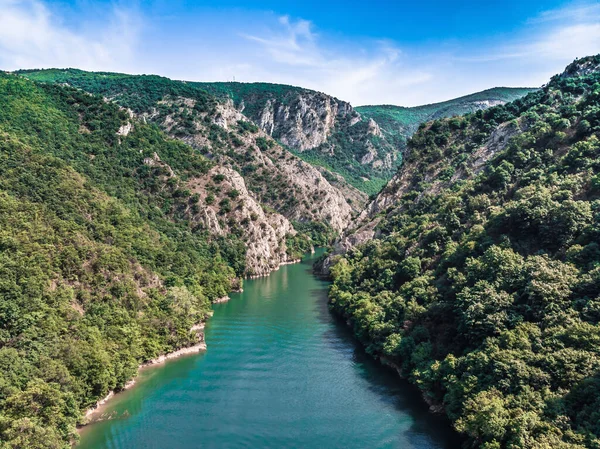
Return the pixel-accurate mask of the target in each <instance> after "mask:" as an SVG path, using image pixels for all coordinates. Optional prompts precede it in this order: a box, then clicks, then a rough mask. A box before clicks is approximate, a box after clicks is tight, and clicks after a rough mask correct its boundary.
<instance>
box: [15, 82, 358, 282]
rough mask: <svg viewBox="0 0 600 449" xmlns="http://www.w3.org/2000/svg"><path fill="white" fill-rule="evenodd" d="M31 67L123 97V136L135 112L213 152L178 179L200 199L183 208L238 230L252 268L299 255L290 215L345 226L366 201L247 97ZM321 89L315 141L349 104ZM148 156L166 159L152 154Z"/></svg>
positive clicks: (194, 218)
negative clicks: (249, 107) (301, 153)
mask: <svg viewBox="0 0 600 449" xmlns="http://www.w3.org/2000/svg"><path fill="white" fill-rule="evenodd" d="M26 76H28V77H32V78H36V77H37V78H38V79H43V80H44V81H52V82H55V83H61V84H69V85H72V86H75V87H78V88H80V89H83V90H85V91H87V92H91V93H97V94H101V95H103V96H104V97H105V99H106V101H109V102H115V103H117V104H119V105H120V106H121V107H122V108H124V110H125V111H127V112H128V113H129V122H127V123H125V124H123V125H121V126H120V128H119V131H118V133H117V134H118V136H126V135H127V134H129V133H130V132H131V130H132V129H134V128H135V126H136V125H135V123H136V120H141V121H142V122H145V123H153V124H155V125H157V126H158V127H159V128H160V129H161V130H163V131H165V132H166V133H167V134H169V135H170V136H171V137H172V138H174V139H177V140H180V141H182V142H184V143H186V144H188V145H190V146H191V147H193V148H194V149H195V150H196V151H197V152H198V153H200V154H202V155H203V156H206V157H207V158H208V159H209V160H211V162H212V163H213V164H214V165H215V166H214V168H213V169H212V170H211V172H210V173H211V174H210V175H207V174H205V173H200V172H198V174H197V176H196V175H194V174H192V175H189V176H187V177H186V179H182V180H181V181H177V188H178V189H182V190H183V191H186V192H187V191H191V192H193V193H194V198H195V201H192V202H190V203H189V204H188V205H187V206H186V208H185V211H184V212H185V214H186V216H187V217H188V219H189V220H190V222H191V224H192V225H193V226H195V229H197V230H198V231H202V230H206V231H209V232H211V233H213V234H214V235H217V236H227V235H230V234H232V233H233V234H235V235H236V236H237V237H239V238H240V239H241V240H242V241H243V242H244V244H245V246H246V274H247V275H251V276H254V275H263V274H266V273H268V272H269V271H270V270H272V269H275V268H276V267H277V266H279V264H280V263H283V262H287V261H288V260H289V259H290V257H292V252H291V251H290V248H288V245H286V241H287V237H288V236H291V237H294V235H295V234H296V232H295V230H294V227H293V225H292V222H293V221H298V222H301V223H303V224H307V225H310V224H311V223H323V224H325V225H327V227H329V228H330V229H333V230H335V231H337V232H341V231H342V230H343V229H345V228H346V227H347V226H348V224H349V223H350V221H351V219H352V217H353V216H354V215H355V214H357V213H358V212H359V211H360V210H361V209H362V208H363V207H364V204H365V202H366V195H365V194H364V193H361V192H359V191H358V190H357V189H355V188H353V187H352V186H350V185H349V184H348V183H347V182H346V181H345V180H344V179H343V178H341V177H339V176H336V175H334V174H333V173H331V172H329V171H328V170H327V169H325V168H322V167H319V168H317V167H316V166H313V165H311V164H309V163H307V162H305V161H303V160H302V159H300V158H299V157H297V156H296V155H294V154H292V153H291V152H290V151H288V150H287V149H286V148H284V147H283V146H282V145H281V144H279V143H278V142H277V141H275V140H274V139H273V138H272V137H271V136H270V135H269V134H267V133H266V132H265V131H263V130H262V129H261V128H260V127H259V126H257V125H256V124H255V123H253V122H252V121H251V120H250V119H248V118H247V117H246V116H245V115H244V114H243V112H242V111H243V110H244V108H243V107H235V106H234V104H233V101H232V100H230V99H227V98H223V97H220V98H219V99H217V98H215V97H214V96H212V95H210V94H208V93H207V92H206V91H205V90H203V89H200V88H199V87H198V86H195V85H194V83H185V82H180V81H172V80H169V79H167V78H162V77H158V76H130V75H121V74H111V73H102V74H96V73H89V72H83V71H79V70H49V71H40V72H31V71H30V72H27V73H26ZM323 99H324V103H323V104H322V107H323V108H325V109H324V110H323V111H324V112H323V113H324V114H325V116H326V117H325V118H324V120H325V121H324V122H323V123H325V125H323V126H321V124H320V123H317V122H314V123H313V125H314V127H313V128H311V133H313V134H314V136H312V137H311V136H306V138H305V142H310V141H311V139H313V140H312V142H313V143H317V142H318V139H319V136H320V135H321V134H322V133H324V134H327V133H328V132H330V127H331V126H335V123H336V121H337V120H339V117H342V116H345V115H346V114H345V113H344V112H343V110H348V108H350V107H349V105H348V104H347V103H346V104H341V103H340V104H337V103H335V102H329V103H327V101H325V96H323ZM279 109H281V108H279ZM279 109H278V110H279ZM350 109H351V108H350ZM302 111H304V112H302ZM278 113H279V112H278ZM280 113H281V114H284V115H286V114H288V115H290V114H292V115H295V116H297V117H298V120H300V122H302V120H305V122H303V123H305V124H306V123H308V122H309V121H310V117H313V118H314V117H315V114H317V112H315V111H314V110H312V109H311V107H310V106H309V104H308V103H303V104H301V105H295V106H293V107H292V106H290V108H288V109H286V108H283V109H281V111H280ZM321 113H322V111H320V112H318V114H321ZM299 126H301V127H302V126H305V125H304V124H303V125H299ZM290 136H291V135H290ZM119 138H121V137H119ZM291 138H292V137H290V139H291ZM307 144H308V143H307ZM148 163H149V164H163V162H162V161H157V160H152V158H149V159H148ZM162 168H163V169H164V170H163V172H164V173H163V174H162V175H161V176H163V178H164V179H162V182H164V183H167V182H171V183H175V181H174V180H173V179H167V178H169V176H171V175H172V173H171V175H169V172H170V171H171V170H170V168H169V167H168V166H165V167H162ZM211 176H213V177H215V179H219V180H220V181H218V182H214V180H213V179H212V178H211ZM165 177H166V178H165ZM184 183H186V184H185V185H184ZM207 201H208V203H207ZM180 212H181V211H180ZM294 242H295V243H297V242H298V238H296V237H295V238H294ZM303 247H304V246H303ZM296 249H298V248H296Z"/></svg>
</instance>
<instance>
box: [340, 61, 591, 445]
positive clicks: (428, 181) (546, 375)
mask: <svg viewBox="0 0 600 449" xmlns="http://www.w3.org/2000/svg"><path fill="white" fill-rule="evenodd" d="M599 65H600V55H599V56H594V57H588V58H583V59H580V60H576V61H575V62H574V63H573V64H571V65H570V66H568V67H567V69H566V70H565V72H564V73H563V74H561V75H557V76H555V77H554V78H552V80H551V81H550V82H549V83H548V84H547V85H546V86H544V88H542V89H541V90H538V91H535V92H532V93H529V94H528V95H527V96H525V97H523V98H521V99H518V100H516V101H513V102H510V103H507V104H506V105H502V106H496V107H492V108H489V109H487V110H485V111H477V112H476V113H473V114H468V115H466V116H462V117H453V118H444V119H438V120H434V121H431V122H428V123H426V124H425V125H422V126H421V127H420V128H419V130H418V131H417V133H416V134H415V135H414V136H413V137H412V139H411V140H410V141H409V143H408V148H407V152H406V155H405V158H404V164H403V165H402V167H400V169H399V170H398V173H397V174H396V175H395V176H394V178H393V179H392V180H391V181H390V182H389V183H388V185H387V186H386V187H385V188H384V189H383V190H382V191H381V192H380V193H379V195H377V197H376V198H374V200H373V201H372V202H371V203H370V204H369V205H368V207H367V208H366V210H365V211H364V212H363V213H362V214H361V216H360V217H359V219H358V220H357V222H356V223H355V225H354V226H353V227H352V228H351V229H349V230H348V231H347V232H346V233H345V235H344V236H343V237H342V239H341V240H340V241H339V242H338V248H337V249H338V252H339V254H338V255H336V256H330V258H329V262H333V265H332V266H331V276H332V278H333V285H332V287H331V290H330V303H331V308H332V310H333V311H335V312H336V313H338V314H339V315H341V316H343V317H344V318H345V319H346V320H348V322H349V323H350V325H351V326H352V327H353V329H354V331H355V333H356V335H357V337H358V338H359V339H360V341H362V342H363V343H364V344H365V346H366V348H367V351H368V352H370V353H371V354H373V355H374V356H376V357H378V358H379V359H380V360H382V362H384V363H386V364H389V365H390V366H392V367H394V368H395V369H396V370H397V371H398V372H399V373H400V374H401V375H402V376H405V377H407V378H408V379H409V381H411V382H412V383H414V384H415V385H417V386H418V387H419V388H420V390H421V391H422V393H423V397H424V398H425V399H426V401H427V402H428V403H429V404H430V405H431V408H432V410H436V411H444V412H445V413H446V415H447V416H448V417H449V418H450V419H451V421H452V422H453V424H454V426H455V428H456V429H457V430H458V431H459V432H461V433H462V434H463V435H464V436H465V438H466V440H467V442H466V446H465V447H480V448H517V447H519V448H525V447H526V448H545V447H552V448H565V449H566V448H570V449H576V448H577V449H579V448H592V447H596V446H597V445H598V441H600V427H598V423H599V422H600V421H599V419H598V418H599V415H598V410H599V409H600V394H599V393H598V392H599V391H600V388H599V387H600V377H599V373H600V345H599V343H600V313H599V311H600V296H599V292H600V247H599V242H600V139H599V135H600V72H599V71H598V67H599Z"/></svg>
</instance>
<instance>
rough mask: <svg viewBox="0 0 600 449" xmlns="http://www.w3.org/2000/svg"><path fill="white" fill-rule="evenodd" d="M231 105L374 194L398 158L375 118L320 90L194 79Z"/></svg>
mask: <svg viewBox="0 0 600 449" xmlns="http://www.w3.org/2000/svg"><path fill="white" fill-rule="evenodd" d="M195 85H198V86H200V87H202V88H204V89H206V90H207V91H208V92H210V93H212V94H214V95H216V96H217V97H218V98H221V99H225V100H232V101H233V103H234V106H235V107H236V108H237V109H238V110H239V111H240V112H243V113H244V115H246V116H247V117H248V118H249V119H250V120H252V121H253V122H254V123H256V124H257V125H258V126H259V127H260V128H261V129H262V130H263V131H264V132H265V133H267V134H268V135H269V136H271V137H273V138H274V139H276V140H277V141H278V142H280V143H281V144H283V145H284V146H286V147H288V148H290V149H291V150H293V151H294V152H296V154H298V155H299V156H300V157H301V158H303V159H305V160H306V161H309V162H314V163H317V164H319V165H323V166H327V167H330V168H331V169H332V170H333V171H336V172H338V173H339V174H341V175H343V176H344V178H345V179H346V180H347V181H348V182H350V183H351V184H352V185H353V186H355V187H357V188H359V189H360V190H362V191H365V192H369V193H375V192H376V191H378V190H379V188H380V187H381V186H382V185H383V184H384V183H385V181H386V180H387V179H389V178H390V177H391V176H392V174H393V172H394V170H395V167H396V166H397V164H398V163H399V162H400V155H399V150H400V148H399V147H397V146H396V145H395V144H394V143H392V142H388V141H387V140H386V138H385V136H384V135H383V134H382V133H381V130H380V129H379V126H378V124H377V123H376V122H375V121H374V120H369V119H364V118H363V117H361V115H360V114H359V113H358V112H357V111H356V110H355V109H354V108H353V107H352V106H351V105H350V104H349V103H347V102H345V101H342V100H339V99H337V98H335V97H332V96H330V95H326V94H324V93H321V92H316V91H312V90H309V89H302V88H298V87H293V86H284V85H278V84H266V83H248V84H245V83H195Z"/></svg>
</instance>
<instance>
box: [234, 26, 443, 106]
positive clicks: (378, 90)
mask: <svg viewBox="0 0 600 449" xmlns="http://www.w3.org/2000/svg"><path fill="white" fill-rule="evenodd" d="M242 36H243V37H244V38H245V39H246V40H247V41H248V42H249V43H252V44H258V45H259V48H258V50H259V52H258V54H259V58H256V60H259V61H261V66H262V68H261V69H259V70H258V72H259V73H260V74H261V75H263V73H262V72H263V69H264V68H267V67H268V69H267V70H266V71H268V72H269V74H268V75H267V76H268V78H269V80H277V82H280V83H288V84H294V85H301V86H303V87H309V88H312V89H316V90H321V91H324V92H327V93H329V94H331V95H335V96H338V97H339V98H342V99H346V100H350V101H352V102H353V103H356V104H364V103H374V102H382V101H386V100H388V99H389V89H390V88H391V87H409V86H415V85H420V84H423V83H425V82H427V81H428V80H430V79H432V74H431V73H429V72H428V71H427V70H424V69H413V68H412V67H411V66H410V65H409V64H408V63H407V61H405V60H403V58H402V51H401V50H400V49H399V48H398V47H397V46H395V45H394V44H393V43H392V42H389V41H372V42H368V41H367V42H352V43H350V44H347V45H345V46H341V47H340V48H334V46H335V43H333V44H331V43H328V42H327V41H326V40H325V39H320V36H319V35H318V34H317V33H315V32H314V31H313V25H312V23H311V22H309V21H307V20H297V21H293V20H292V19H290V18H289V17H287V16H284V17H280V18H279V20H278V23H277V26H275V27H273V28H271V29H270V30H269V32H268V33H266V34H265V35H262V36H259V35H252V34H243V35H242ZM250 67H253V65H252V64H250ZM248 75H249V76H250V78H251V79H245V81H258V80H259V79H256V74H248ZM263 80H264V79H263Z"/></svg>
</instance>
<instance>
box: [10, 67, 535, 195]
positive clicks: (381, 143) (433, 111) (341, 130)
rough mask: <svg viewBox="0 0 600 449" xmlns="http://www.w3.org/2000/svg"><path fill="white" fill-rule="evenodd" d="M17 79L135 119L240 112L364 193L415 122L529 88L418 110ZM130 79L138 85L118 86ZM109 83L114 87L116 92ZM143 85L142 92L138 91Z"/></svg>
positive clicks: (397, 157) (149, 80) (234, 90)
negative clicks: (171, 107) (178, 109)
mask: <svg viewBox="0 0 600 449" xmlns="http://www.w3.org/2000/svg"><path fill="white" fill-rule="evenodd" d="M20 73H21V74H23V75H25V76H28V77H31V78H32V79H35V80H37V81H45V82H59V83H67V84H72V85H75V86H77V87H80V88H83V89H84V90H86V89H87V90H90V89H92V90H91V91H93V92H95V93H102V94H103V95H105V96H107V97H108V98H110V99H112V100H114V101H117V102H118V103H119V104H121V105H123V106H126V107H128V108H130V109H132V110H133V111H135V112H136V113H140V112H142V111H149V109H150V108H152V107H155V105H156V104H157V103H158V102H159V101H162V97H163V96H164V95H166V94H168V95H171V96H180V97H188V98H192V97H194V98H196V97H198V98H199V97H202V101H206V102H208V103H211V105H213V106H215V105H216V104H217V103H221V104H222V105H223V107H224V108H225V109H228V110H230V111H233V110H235V111H237V113H239V114H243V116H244V117H246V118H247V119H249V120H250V121H252V122H253V123H254V124H256V125H257V126H258V127H259V128H260V129H261V130H262V131H263V132H264V133H266V134H267V135H268V136H270V137H272V138H273V139H275V140H276V141H277V142H278V143H279V144H281V145H282V146H283V147H285V148H286V149H288V150H289V151H291V152H292V153H294V154H295V155H296V156H298V157H299V158H300V159H302V160H304V161H305V162H308V163H309V164H311V165H313V166H316V167H321V169H322V170H325V172H334V173H337V174H340V175H341V176H343V178H344V179H345V180H346V182H347V183H349V184H351V185H352V186H353V187H355V188H357V189H358V190H360V191H362V192H365V193H367V194H375V193H377V192H379V190H381V188H382V187H383V186H384V185H385V184H386V183H387V181H389V180H390V179H391V178H392V176H393V175H394V173H395V172H396V170H397V168H398V166H399V165H400V164H401V163H402V155H403V153H404V151H405V149H406V142H407V140H408V139H409V138H410V137H411V136H412V134H413V133H414V132H415V131H416V130H417V129H418V127H419V125H420V124H421V123H424V122H426V121H429V120H434V119H437V118H443V117H451V116H454V115H463V114H466V113H472V112H475V111H478V110H482V109H487V108H488V107H491V106H497V105H502V104H505V103H507V102H509V101H512V100H515V99H517V98H520V97H522V96H523V95H526V94H527V93H529V92H531V91H534V90H536V89H534V88H504V87H500V88H492V89H487V90H485V91H482V92H477V93H474V94H471V95H466V96H464V97H460V98H456V99H453V100H448V101H444V102H441V103H434V104H429V105H423V106H416V107H408V108H407V107H402V106H393V105H380V106H359V107H356V108H354V107H352V105H351V104H350V103H348V102H346V101H343V100H340V99H338V98H335V97H333V96H330V95H327V94H325V93H322V92H317V91H314V90H310V89H305V88H302V87H297V86H289V85H284V84H272V83H240V82H195V81H175V80H170V79H168V78H164V77H160V76H157V75H135V76H134V75H126V74H119V73H109V72H85V71H81V70H77V69H45V70H23V71H20ZM132 79H136V80H137V81H136V82H137V83H138V84H137V85H136V84H131V85H129V86H125V85H124V84H125V83H131V80H132ZM142 81H143V83H142ZM161 83H166V84H168V86H169V87H168V89H166V90H164V89H163V88H157V86H158V85H160V84H161ZM116 84H120V85H121V87H120V88H119V89H118V90H115V85H116ZM142 84H145V85H147V86H149V87H148V88H147V90H144V91H143V92H142V90H140V89H143V86H142ZM136 89H137V90H138V91H137V92H136ZM201 92H206V94H202V93H201ZM232 113H233V112H232ZM179 132H180V133H181V132H185V131H183V130H180V131H179ZM179 137H183V135H181V136H179ZM188 143H189V142H188ZM346 191H347V192H348V189H346ZM352 196H354V199H355V200H357V199H358V197H357V196H356V195H352Z"/></svg>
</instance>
